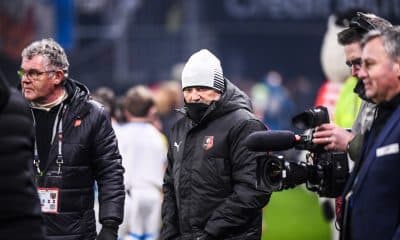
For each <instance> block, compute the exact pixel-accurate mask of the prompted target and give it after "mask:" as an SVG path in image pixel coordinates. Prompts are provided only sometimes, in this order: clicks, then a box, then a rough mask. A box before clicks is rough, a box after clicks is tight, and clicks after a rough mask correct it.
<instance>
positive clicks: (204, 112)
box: [161, 49, 270, 240]
mask: <svg viewBox="0 0 400 240" xmlns="http://www.w3.org/2000/svg"><path fill="white" fill-rule="evenodd" d="M182 89H183V96H184V100H185V106H184V107H183V109H181V112H182V114H184V117H183V118H181V119H180V120H179V121H178V122H177V123H176V124H175V125H174V126H173V127H172V130H171V135H170V138H169V149H168V167H167V170H166V174H165V177H164V185H163V191H164V202H163V207H162V219H163V227H162V230H161V239H163V240H172V239H179V240H186V239H188V240H189V239H190V240H193V239H198V240H205V239H206V240H210V239H218V240H221V239H231V240H233V239H246V240H259V239H261V222H262V207H264V206H265V205H266V204H267V203H268V200H269V197H270V195H269V194H266V193H265V192H261V191H259V190H257V189H256V167H257V164H256V158H257V157H259V156H260V153H255V152H250V151H249V150H248V149H247V148H246V147H245V145H244V139H245V138H246V137H247V136H248V135H249V134H250V133H252V132H254V131H261V130H266V127H265V125H264V124H263V123H262V122H261V121H259V120H257V119H256V118H255V117H254V116H253V114H252V113H251V111H252V109H251V103H250V100H249V97H248V96H247V95H246V94H245V93H243V92H242V91H241V90H240V89H238V88H237V87H236V86H235V85H233V84H232V83H231V82H229V81H228V80H227V79H226V78H224V75H223V72H222V67H221V63H220V61H219V59H218V58H217V57H215V56H214V55H213V54H212V53H211V52H209V51H208V50H205V49H203V50H201V51H199V52H196V53H195V54H193V55H192V56H191V57H190V58H189V60H188V61H187V63H186V65H185V67H184V69H183V72H182Z"/></svg>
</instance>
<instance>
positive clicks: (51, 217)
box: [44, 212, 82, 236]
mask: <svg viewBox="0 0 400 240" xmlns="http://www.w3.org/2000/svg"><path fill="white" fill-rule="evenodd" d="M44 222H45V226H46V234H47V235H48V236H57V235H58V236H60V235H80V234H81V233H82V230H81V225H82V214H81V213H79V212H71V213H59V214H44Z"/></svg>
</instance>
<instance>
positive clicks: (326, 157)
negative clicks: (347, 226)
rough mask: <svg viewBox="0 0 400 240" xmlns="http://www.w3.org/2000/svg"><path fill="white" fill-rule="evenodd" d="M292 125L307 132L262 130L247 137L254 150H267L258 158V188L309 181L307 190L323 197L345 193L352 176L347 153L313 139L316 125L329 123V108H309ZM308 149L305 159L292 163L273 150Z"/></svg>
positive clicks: (286, 187) (265, 189) (290, 186)
mask: <svg viewBox="0 0 400 240" xmlns="http://www.w3.org/2000/svg"><path fill="white" fill-rule="evenodd" d="M292 123H293V125H294V126H295V127H296V128H298V129H301V130H304V132H303V133H302V134H301V135H296V134H294V133H293V132H291V131H259V132H254V133H252V134H251V135H249V136H248V137H247V139H246V145H247V147H248V148H249V149H250V150H252V151H257V152H267V154H266V155H264V156H262V157H259V158H258V159H257V187H258V188H259V189H261V190H263V191H266V192H273V191H280V190H283V189H288V188H292V187H295V186H297V185H299V184H303V183H305V184H306V187H307V189H309V190H310V191H313V192H317V193H318V195H319V196H321V197H331V198H334V197H337V196H339V195H340V194H341V193H342V190H343V188H344V185H345V183H346V180H347V178H348V175H349V166H348V160H347V154H346V153H345V152H335V151H326V150H325V149H324V146H323V145H316V144H314V143H313V142H312V139H313V137H312V136H313V133H314V131H315V128H316V127H317V126H319V125H321V124H323V123H329V113H328V110H327V108H326V107H323V106H319V107H315V108H311V109H308V110H306V111H304V112H303V113H301V114H298V115H296V116H294V117H293V118H292ZM293 147H294V148H295V149H298V150H307V151H308V152H307V154H306V159H305V161H299V162H292V161H287V160H285V159H284V157H283V156H282V155H278V154H276V153H272V152H271V151H282V150H287V149H290V148H293Z"/></svg>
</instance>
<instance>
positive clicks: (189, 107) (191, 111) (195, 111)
mask: <svg viewBox="0 0 400 240" xmlns="http://www.w3.org/2000/svg"><path fill="white" fill-rule="evenodd" d="M209 106H210V105H208V104H205V103H185V108H186V111H187V114H188V116H189V118H190V119H192V120H193V121H194V122H196V123H198V122H200V120H201V119H202V118H203V116H204V114H205V113H206V111H207V109H208V107H209Z"/></svg>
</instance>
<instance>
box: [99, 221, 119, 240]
mask: <svg viewBox="0 0 400 240" xmlns="http://www.w3.org/2000/svg"><path fill="white" fill-rule="evenodd" d="M118 225H119V224H118V223H117V222H116V221H115V220H111V219H110V220H104V221H103V227H102V228H101V231H100V233H99V235H97V240H117V239H118Z"/></svg>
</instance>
